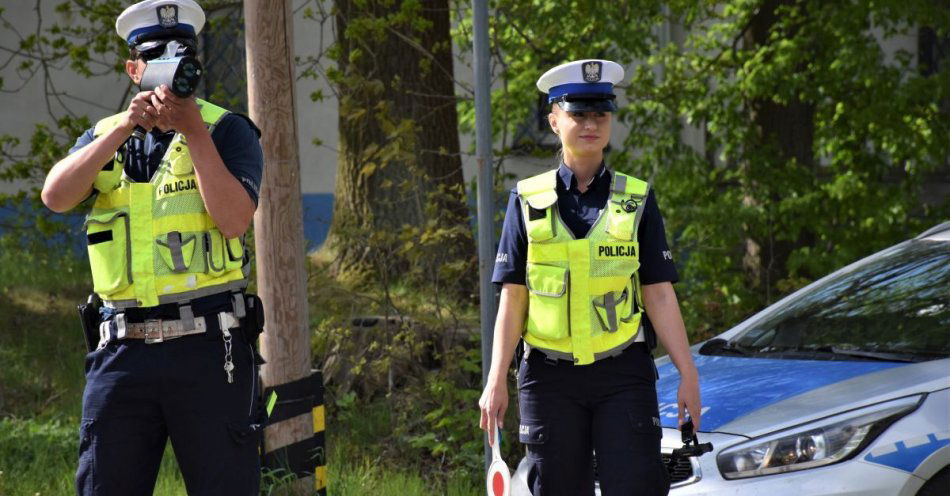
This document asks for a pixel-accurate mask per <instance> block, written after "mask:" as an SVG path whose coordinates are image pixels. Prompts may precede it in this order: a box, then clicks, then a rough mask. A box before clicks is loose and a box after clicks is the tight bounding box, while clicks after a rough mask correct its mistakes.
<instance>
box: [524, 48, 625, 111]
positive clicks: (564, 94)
mask: <svg viewBox="0 0 950 496" xmlns="http://www.w3.org/2000/svg"><path fill="white" fill-rule="evenodd" d="M620 81H623V67H621V66H620V64H618V63H616V62H611V61H609V60H596V59H594V60H575V61H574V62H568V63H566V64H561V65H559V66H557V67H555V68H553V69H551V70H549V71H548V72H545V73H544V74H543V75H542V76H541V77H540V78H538V89H539V90H541V92H542V93H547V94H548V103H555V102H557V103H558V104H559V105H560V106H561V108H562V109H564V110H567V111H569V112H613V111H615V110H617V104H616V103H614V98H615V96H614V85H615V84H617V83H619V82H620Z"/></svg>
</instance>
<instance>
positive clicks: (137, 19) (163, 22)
mask: <svg viewBox="0 0 950 496" xmlns="http://www.w3.org/2000/svg"><path fill="white" fill-rule="evenodd" d="M204 25H205V13H204V11H203V10H201V6H199V5H198V4H197V3H196V2H195V1H194V0H145V1H143V2H139V3H137V4H134V5H131V6H129V8H127V9H125V10H124V11H122V13H121V14H119V18H118V19H116V20H115V31H116V32H117V33H119V36H121V37H122V39H124V40H125V41H127V42H128V43H129V46H130V47H131V46H135V45H136V44H138V43H141V42H143V41H148V40H154V39H159V38H195V37H196V36H197V35H198V33H200V32H201V28H203V27H204Z"/></svg>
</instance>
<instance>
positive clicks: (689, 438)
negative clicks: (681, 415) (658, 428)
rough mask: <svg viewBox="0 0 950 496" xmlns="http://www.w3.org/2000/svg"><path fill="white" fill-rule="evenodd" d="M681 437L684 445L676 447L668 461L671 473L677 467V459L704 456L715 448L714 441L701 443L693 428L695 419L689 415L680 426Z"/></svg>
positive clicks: (668, 468)
mask: <svg viewBox="0 0 950 496" xmlns="http://www.w3.org/2000/svg"><path fill="white" fill-rule="evenodd" d="M680 437H681V438H682V441H683V447H682V448H676V449H674V450H673V453H672V456H670V461H669V462H667V464H668V466H667V470H669V471H670V473H673V470H674V469H675V468H676V462H677V460H679V459H681V458H689V457H692V456H703V455H704V454H706V453H709V452H711V451H712V450H713V445H712V443H702V444H700V443H699V438H698V437H696V432H695V431H694V430H693V419H691V418H690V417H689V416H687V417H686V422H683V425H682V426H681V427H680Z"/></svg>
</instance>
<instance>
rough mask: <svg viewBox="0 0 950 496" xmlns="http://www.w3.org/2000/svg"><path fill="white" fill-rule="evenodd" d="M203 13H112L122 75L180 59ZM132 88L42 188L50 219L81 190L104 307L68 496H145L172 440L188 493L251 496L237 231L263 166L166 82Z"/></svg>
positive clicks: (250, 385)
mask: <svg viewBox="0 0 950 496" xmlns="http://www.w3.org/2000/svg"><path fill="white" fill-rule="evenodd" d="M204 20H205V16H204V12H202V10H201V8H200V7H199V6H198V4H197V3H195V2H194V1H193V0H146V1H143V2H139V3H136V4H134V5H132V6H130V7H128V8H127V9H126V10H125V11H124V12H122V14H121V15H120V16H119V17H118V19H117V21H116V31H117V32H118V34H119V36H121V37H122V38H124V39H125V40H127V42H128V44H129V48H130V51H131V57H130V59H131V60H128V61H126V64H125V69H126V72H127V73H128V75H129V77H130V78H131V79H132V81H133V82H134V83H136V84H138V83H139V82H140V81H141V79H142V74H143V72H144V70H145V68H146V66H147V64H148V63H149V61H150V60H153V59H154V58H155V57H158V56H161V55H162V54H163V53H165V52H166V45H168V44H170V43H173V42H174V43H177V46H178V49H177V52H178V54H186V55H193V54H194V50H195V46H196V41H197V38H196V36H197V34H198V33H199V32H200V31H201V28H202V26H203V25H204ZM172 46H173V47H174V45H172ZM142 89H143V90H145V91H141V92H139V93H138V94H136V95H135V96H134V97H133V98H132V101H131V103H130V104H129V107H128V109H127V110H126V111H124V112H122V113H120V114H117V115H114V116H112V117H107V118H105V119H103V120H101V121H99V122H98V123H97V124H96V125H95V127H93V128H92V129H89V130H88V131H87V132H86V133H85V134H83V135H82V136H80V137H79V139H78V140H77V141H76V145H75V146H74V147H73V149H72V150H70V154H69V156H67V157H66V158H64V159H63V160H61V161H60V162H59V163H58V164H56V165H55V166H54V167H53V169H52V170H51V171H50V173H49V176H48V177H47V179H46V184H45V185H44V187H43V193H42V198H43V202H44V203H45V204H46V205H47V206H48V207H49V208H50V209H52V210H54V211H57V212H63V211H66V210H69V209H71V208H73V207H75V206H76V205H78V204H79V203H80V202H82V201H83V200H85V199H86V198H89V197H90V196H94V197H95V201H94V204H93V206H92V211H91V212H90V214H89V216H88V218H87V220H86V223H85V229H86V237H87V240H88V251H89V260H90V265H91V268H92V276H93V289H94V291H95V292H96V293H97V294H98V296H99V297H101V299H102V301H103V304H104V306H103V308H102V312H101V313H102V324H101V325H100V326H99V331H100V336H101V339H100V341H99V346H98V349H96V350H94V351H92V352H91V353H89V354H88V355H87V357H86V381H87V383H86V389H85V392H84V395H83V415H82V422H81V426H80V457H79V468H78V471H77V474H76V483H77V491H78V493H79V494H83V495H91V494H96V495H103V494H116V495H129V494H151V492H152V490H153V488H154V485H155V478H156V475H157V473H158V468H159V463H160V461H161V458H162V453H163V451H164V449H165V443H166V440H167V439H168V438H170V439H171V442H172V446H173V448H174V450H175V455H176V457H177V459H178V464H179V467H180V468H181V472H182V475H183V477H184V480H185V485H186V486H187V488H188V492H189V493H190V494H257V492H258V486H259V477H260V475H259V474H260V468H259V455H258V439H259V434H260V424H259V423H257V419H258V417H259V416H258V413H257V412H258V400H257V397H258V392H257V391H256V388H257V371H256V365H255V361H254V351H253V344H252V343H251V341H252V340H253V338H254V337H255V332H254V331H256V330H258V329H256V328H255V327H254V326H252V325H249V324H248V320H249V319H248V317H247V316H246V315H247V314H246V310H247V305H246V304H247V302H248V300H247V299H246V296H245V295H244V293H243V289H244V288H245V286H246V284H247V273H248V269H249V265H248V264H249V261H248V260H247V258H248V257H246V256H245V252H244V246H243V235H244V233H245V231H246V230H247V228H248V225H249V224H250V221H251V218H252V216H253V214H254V210H255V208H256V203H257V199H258V190H259V185H260V180H261V174H262V171H263V154H262V151H261V148H260V143H259V141H258V139H259V136H260V132H259V131H258V129H257V128H256V127H255V126H254V125H253V124H252V123H251V122H250V120H248V119H247V118H246V117H244V116H241V115H238V114H234V113H230V112H228V111H227V110H225V109H223V108H220V107H217V106H215V105H212V104H211V103H208V102H205V101H202V100H196V99H194V98H179V97H176V96H175V95H174V94H173V93H172V92H170V91H169V89H168V88H167V87H166V86H161V87H159V88H154V89H153V88H142ZM136 127H141V128H142V129H144V130H145V131H146V132H145V134H144V135H142V134H139V133H133V130H134V129H135V128H136Z"/></svg>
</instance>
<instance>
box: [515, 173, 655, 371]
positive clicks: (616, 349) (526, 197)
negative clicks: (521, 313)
mask: <svg viewBox="0 0 950 496" xmlns="http://www.w3.org/2000/svg"><path fill="white" fill-rule="evenodd" d="M556 181H557V169H555V170H552V171H548V172H545V173H543V174H540V175H537V176H534V177H531V178H528V179H524V180H522V181H519V182H518V195H519V197H520V198H521V205H522V213H523V215H524V220H525V227H526V230H527V234H528V266H527V286H528V317H527V320H526V322H525V333H524V340H525V342H526V343H527V344H528V345H529V346H530V347H532V348H538V349H539V350H541V351H542V352H543V353H544V354H545V355H547V356H549V357H553V358H564V359H568V360H573V361H574V363H575V364H576V365H586V364H590V363H592V362H594V361H595V360H599V359H601V358H606V357H609V356H613V355H616V354H619V353H620V352H621V351H623V349H624V348H626V347H627V346H629V345H630V344H632V343H633V342H634V341H637V340H638V339H637V338H638V336H639V335H640V319H641V316H642V314H643V309H644V308H643V300H642V296H641V292H640V283H639V278H638V276H637V269H638V268H639V267H640V261H639V255H640V252H639V250H640V248H639V244H638V243H637V227H638V225H639V223H640V217H641V215H642V214H643V210H644V203H645V201H646V198H647V192H648V191H649V188H650V186H649V184H648V183H646V182H644V181H641V180H639V179H636V178H633V177H631V176H627V175H625V174H621V173H619V172H614V173H613V179H612V180H611V186H610V198H609V199H608V201H607V205H606V206H605V207H604V209H603V210H601V212H600V216H599V217H598V218H597V220H596V221H595V222H594V225H593V226H591V228H590V231H588V233H587V237H585V238H582V239H574V235H573V234H572V233H571V231H570V230H569V229H568V228H567V226H566V225H565V224H564V222H563V221H562V220H561V218H560V215H558V210H557V192H556V190H555V187H556Z"/></svg>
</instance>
